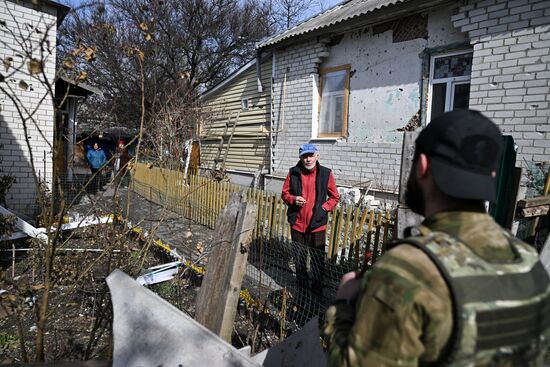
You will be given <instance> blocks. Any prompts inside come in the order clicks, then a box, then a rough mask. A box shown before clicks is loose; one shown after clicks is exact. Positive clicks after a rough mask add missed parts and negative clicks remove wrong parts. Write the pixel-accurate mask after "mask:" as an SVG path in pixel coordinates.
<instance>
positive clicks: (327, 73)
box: [317, 65, 350, 138]
mask: <svg viewBox="0 0 550 367" xmlns="http://www.w3.org/2000/svg"><path fill="white" fill-rule="evenodd" d="M349 70H350V66H349V65H344V66H337V67H332V68H325V69H320V70H319V76H320V87H319V91H320V93H319V126H318V130H317V137H319V138H330V137H342V136H345V135H346V130H347V123H348V97H349Z"/></svg>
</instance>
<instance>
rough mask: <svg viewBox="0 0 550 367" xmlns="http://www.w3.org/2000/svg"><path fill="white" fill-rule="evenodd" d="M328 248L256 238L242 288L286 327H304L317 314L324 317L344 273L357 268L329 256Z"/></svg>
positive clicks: (263, 309)
mask: <svg viewBox="0 0 550 367" xmlns="http://www.w3.org/2000/svg"><path fill="white" fill-rule="evenodd" d="M326 251H327V248H326V247H324V248H320V249H317V248H312V247H307V246H305V245H303V244H300V243H297V242H293V241H289V240H287V239H284V238H282V239H277V240H275V239H272V240H271V241H262V240H256V241H254V243H253V244H252V246H251V249H250V252H249V257H248V264H247V268H246V276H245V279H244V282H243V288H245V289H247V290H248V291H249V292H250V293H251V295H252V296H253V297H254V298H255V299H257V300H258V301H259V305H260V308H261V309H262V311H266V312H269V313H270V314H272V315H274V316H276V317H277V318H278V319H279V320H280V321H281V322H283V323H285V324H286V325H285V327H286V328H289V329H292V328H293V327H301V326H302V325H304V324H305V323H306V322H307V321H309V320H310V319H311V318H312V317H314V316H319V317H320V318H321V319H322V318H323V316H324V311H325V310H326V308H327V306H328V304H329V303H330V301H331V300H332V299H333V298H334V293H335V292H336V288H337V286H338V283H339V281H340V278H341V277H342V275H343V274H345V273H346V272H348V271H351V270H355V269H356V265H355V263H354V262H342V263H339V262H335V261H331V260H329V259H327V257H326Z"/></svg>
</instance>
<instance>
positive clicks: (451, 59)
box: [427, 51, 472, 122]
mask: <svg viewBox="0 0 550 367" xmlns="http://www.w3.org/2000/svg"><path fill="white" fill-rule="evenodd" d="M471 72H472V52H471V51H467V52H465V51H460V52H454V53H450V54H445V55H437V56H433V57H432V59H431V64H430V87H429V96H430V98H429V104H428V114H427V117H428V122H430V120H433V119H434V118H436V117H438V116H440V115H442V114H443V113H445V112H448V111H452V110H454V109H458V108H468V103H469V99H470V74H471Z"/></svg>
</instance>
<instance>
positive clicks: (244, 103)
mask: <svg viewBox="0 0 550 367" xmlns="http://www.w3.org/2000/svg"><path fill="white" fill-rule="evenodd" d="M249 108H250V101H249V98H248V97H244V98H241V109H242V110H243V111H248V109H249Z"/></svg>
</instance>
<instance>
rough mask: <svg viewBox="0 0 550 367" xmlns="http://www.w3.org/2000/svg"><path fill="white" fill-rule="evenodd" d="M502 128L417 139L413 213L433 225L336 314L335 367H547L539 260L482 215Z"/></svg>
mask: <svg viewBox="0 0 550 367" xmlns="http://www.w3.org/2000/svg"><path fill="white" fill-rule="evenodd" d="M500 151H501V135H500V132H499V130H498V128H497V127H496V126H495V125H494V124H493V123H492V122H491V121H490V120H488V119H487V118H485V117H484V116H483V115H481V114H480V113H478V112H475V111H468V110H460V111H454V112H450V113H447V114H444V115H443V116H441V117H439V118H437V119H435V120H433V121H432V122H431V123H430V124H429V125H428V126H427V127H426V128H425V129H424V130H423V131H422V132H421V133H420V135H419V137H418V139H417V141H416V151H415V158H414V163H413V167H412V170H411V174H410V177H409V181H408V184H407V204H408V205H409V207H410V208H411V209H412V210H414V211H415V212H417V213H419V214H422V215H424V216H425V217H426V218H427V219H426V220H425V221H424V222H423V223H422V225H421V226H418V227H415V228H413V229H411V230H409V233H408V234H407V236H408V237H407V238H405V239H404V240H399V241H397V242H396V243H395V245H390V248H391V249H390V250H389V251H387V252H386V253H385V255H384V256H383V257H382V258H381V259H380V261H378V262H377V263H376V265H375V266H374V268H373V270H372V271H371V272H370V273H368V274H365V275H364V276H359V274H356V273H348V274H346V275H344V277H343V278H342V281H341V283H340V286H339V289H338V291H337V294H336V301H335V302H334V304H333V305H332V306H330V307H329V309H328V310H327V315H326V322H325V327H324V333H325V335H327V336H328V337H329V356H328V358H329V366H369V367H373V366H374V367H382V366H443V365H449V366H510V367H511V366H541V365H542V359H543V356H544V353H545V350H546V348H547V345H548V342H547V341H548V338H549V337H550V331H549V330H550V296H549V294H550V281H549V277H548V274H547V273H546V271H545V270H544V268H543V267H542V265H541V263H540V262H539V261H538V256H537V253H536V252H535V251H534V250H533V249H532V248H531V247H530V246H529V245H527V244H524V243H522V242H521V241H519V240H517V239H515V238H514V237H513V236H511V235H510V234H508V232H506V231H505V230H503V229H502V228H501V227H500V226H499V225H498V224H496V223H495V222H494V221H493V219H492V218H491V217H490V216H488V215H487V214H486V213H485V210H484V201H485V200H491V201H494V200H495V176H496V175H495V172H496V169H497V165H498V162H499V157H500Z"/></svg>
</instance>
